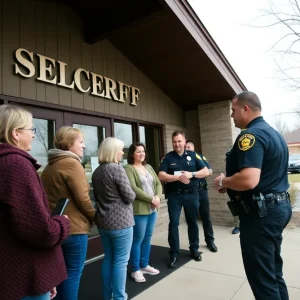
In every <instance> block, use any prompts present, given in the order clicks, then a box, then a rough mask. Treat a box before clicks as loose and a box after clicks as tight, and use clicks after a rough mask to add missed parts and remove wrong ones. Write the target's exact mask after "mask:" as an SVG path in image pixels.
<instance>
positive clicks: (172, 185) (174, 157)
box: [159, 150, 206, 193]
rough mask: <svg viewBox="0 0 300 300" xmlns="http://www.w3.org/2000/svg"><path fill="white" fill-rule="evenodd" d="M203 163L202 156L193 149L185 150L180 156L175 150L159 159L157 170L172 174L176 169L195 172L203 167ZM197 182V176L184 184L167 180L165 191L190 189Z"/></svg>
mask: <svg viewBox="0 0 300 300" xmlns="http://www.w3.org/2000/svg"><path fill="white" fill-rule="evenodd" d="M205 167H206V166H205V163H204V162H203V160H202V158H201V157H200V156H199V155H198V154H197V153H196V152H194V151H189V150H185V151H184V153H183V154H182V155H181V156H180V155H179V154H177V153H176V151H171V152H169V153H168V154H167V155H166V156H165V157H164V158H163V159H162V161H161V163H160V166H159V171H163V172H166V173H167V174H169V175H174V172H176V171H189V172H197V171H199V170H201V169H203V168H205ZM197 184H199V179H198V178H191V179H190V183H189V184H184V183H182V182H180V181H174V182H168V183H167V184H166V185H165V187H166V188H167V193H170V192H176V191H178V190H179V189H183V190H186V189H190V188H193V187H194V186H196V185H197Z"/></svg>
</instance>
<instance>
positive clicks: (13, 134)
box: [0, 105, 69, 300]
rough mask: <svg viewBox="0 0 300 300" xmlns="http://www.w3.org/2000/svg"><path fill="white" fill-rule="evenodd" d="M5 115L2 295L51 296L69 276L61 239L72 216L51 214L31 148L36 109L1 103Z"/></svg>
mask: <svg viewBox="0 0 300 300" xmlns="http://www.w3.org/2000/svg"><path fill="white" fill-rule="evenodd" d="M0 120H1V121H0V172H1V176H0V224H1V225H0V241H1V242H0V244H1V246H0V257H1V259H0V270H1V272H0V295H1V296H0V298H1V299H2V300H20V299H21V300H33V299H34V300H50V299H52V298H54V297H55V295H56V289H55V287H56V286H57V285H58V284H60V283H61V282H62V281H63V280H65V279H66V277H67V273H66V268H65V265H64V258H63V254H62V250H61V245H60V243H61V242H62V241H63V240H64V239H65V238H66V237H67V236H68V234H69V220H68V218H67V217H66V216H55V217H51V216H50V210H49V205H48V201H47V196H46V194H45V192H44V190H43V186H42V183H41V181H40V178H39V176H38V174H37V171H36V170H37V169H38V168H39V167H40V165H39V164H38V163H37V161H36V160H35V159H34V158H33V157H32V156H31V155H29V154H28V153H27V152H28V151H30V149H31V142H32V139H33V138H34V134H35V128H33V127H32V115H31V113H29V112H28V111H26V110H25V109H23V108H21V107H18V106H16V105H2V106H0Z"/></svg>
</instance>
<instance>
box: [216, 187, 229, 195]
mask: <svg viewBox="0 0 300 300" xmlns="http://www.w3.org/2000/svg"><path fill="white" fill-rule="evenodd" d="M218 193H220V194H225V193H227V189H226V188H220V189H218Z"/></svg>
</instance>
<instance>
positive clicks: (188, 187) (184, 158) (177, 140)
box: [158, 131, 209, 268]
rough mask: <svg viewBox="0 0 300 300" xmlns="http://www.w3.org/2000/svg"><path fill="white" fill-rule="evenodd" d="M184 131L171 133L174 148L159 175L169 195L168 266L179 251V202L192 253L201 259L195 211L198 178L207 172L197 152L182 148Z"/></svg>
mask: <svg viewBox="0 0 300 300" xmlns="http://www.w3.org/2000/svg"><path fill="white" fill-rule="evenodd" d="M185 142H186V141H185V134H184V132H182V131H175V132H173V134H172V144H173V149H174V151H171V152H169V153H168V154H167V155H166V156H165V157H164V158H163V159H162V161H161V163H160V167H159V173H158V177H159V179H160V180H161V181H162V182H164V183H165V193H166V197H167V199H168V212H169V219H170V222H169V234H168V241H169V245H170V251H169V254H170V259H169V262H168V266H169V268H173V267H175V266H176V261H177V257H178V255H179V234H178V226H179V219H180V213H181V209H182V206H183V208H184V212H185V217H186V221H187V225H188V237H189V243H190V253H191V256H192V257H193V258H194V259H195V260H196V261H200V260H202V258H201V253H200V252H199V251H198V249H199V230H198V224H197V215H198V208H199V195H198V179H199V178H203V177H206V176H208V175H209V172H208V169H207V167H206V166H205V164H204V162H203V160H202V159H201V158H200V156H199V155H198V154H196V153H195V152H192V151H188V150H185V149H184V146H185Z"/></svg>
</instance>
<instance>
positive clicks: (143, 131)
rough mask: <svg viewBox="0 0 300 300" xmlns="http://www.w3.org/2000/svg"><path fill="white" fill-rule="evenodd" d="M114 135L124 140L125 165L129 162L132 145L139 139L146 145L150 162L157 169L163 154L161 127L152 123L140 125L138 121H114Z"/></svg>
mask: <svg viewBox="0 0 300 300" xmlns="http://www.w3.org/2000/svg"><path fill="white" fill-rule="evenodd" d="M114 136H115V137H116V138H118V139H120V140H122V141H123V142H124V156H123V162H122V163H123V165H126V164H127V158H128V150H129V147H130V145H131V144H132V143H133V142H135V141H139V142H141V143H143V144H144V145H145V146H146V149H147V152H148V161H147V162H148V164H150V165H151V166H152V167H153V168H154V169H155V170H156V171H158V168H159V161H160V159H161V156H162V149H161V148H162V147H161V128H160V127H157V126H152V125H140V126H139V125H138V123H131V124H128V123H121V122H114Z"/></svg>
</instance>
